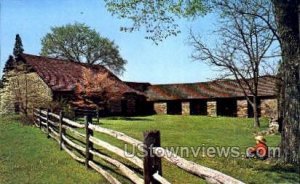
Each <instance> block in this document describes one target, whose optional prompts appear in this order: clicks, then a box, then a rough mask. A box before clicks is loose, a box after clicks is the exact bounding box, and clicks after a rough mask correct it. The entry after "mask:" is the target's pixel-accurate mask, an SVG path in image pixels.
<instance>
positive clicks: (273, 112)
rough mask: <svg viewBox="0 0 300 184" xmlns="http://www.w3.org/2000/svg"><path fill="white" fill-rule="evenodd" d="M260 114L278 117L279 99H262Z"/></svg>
mask: <svg viewBox="0 0 300 184" xmlns="http://www.w3.org/2000/svg"><path fill="white" fill-rule="evenodd" d="M260 114H261V117H272V118H277V116H278V108H277V99H261V100H260Z"/></svg>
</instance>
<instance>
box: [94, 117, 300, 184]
mask: <svg viewBox="0 0 300 184" xmlns="http://www.w3.org/2000/svg"><path fill="white" fill-rule="evenodd" d="M261 121H262V122H261V123H262V126H261V128H260V130H263V129H266V128H267V120H265V119H262V120H261ZM100 125H101V126H103V127H106V128H110V129H114V130H118V131H121V132H124V133H126V134H127V135H130V136H132V137H134V138H136V139H139V140H142V137H143V131H146V130H160V132H161V143H162V146H163V147H170V146H174V147H177V146H187V147H195V148H196V147H199V146H201V147H210V146H227V147H230V146H238V147H240V150H241V151H242V152H244V151H245V149H246V148H247V147H249V146H253V145H254V144H255V141H254V133H256V132H258V131H260V130H259V129H254V128H253V126H252V125H253V123H252V119H245V118H228V117H205V116H173V115H172V116H168V115H161V116H159V115H156V116H148V117H133V118H122V117H119V118H105V119H102V120H101V124H100ZM97 136H100V134H97ZM100 137H101V138H103V139H105V140H106V141H108V142H111V143H114V144H117V145H119V146H120V147H122V143H120V142H119V141H115V140H114V139H112V138H110V137H108V136H103V135H101V136H100ZM266 139H267V141H268V146H272V147H273V146H278V144H279V142H280V136H279V135H270V136H267V137H266ZM187 159H188V160H191V161H194V162H196V163H199V164H202V165H204V166H207V167H210V168H213V169H216V170H219V171H221V172H224V173H226V174H228V175H230V176H233V177H235V178H237V179H240V180H242V181H244V182H246V183H279V182H280V183H299V180H300V179H299V169H297V168H296V167H293V166H285V165H282V164H280V163H278V162H276V161H260V160H255V159H244V158H241V157H239V158H232V157H229V158H225V157H214V158H211V157H207V156H205V157H203V156H202V154H199V155H198V156H197V157H192V156H191V155H190V156H189V157H188V158H187ZM163 174H164V176H165V177H166V178H167V179H168V180H169V181H171V182H172V183H199V179H198V178H196V177H194V176H191V175H189V174H187V173H185V172H184V171H182V170H180V169H178V168H176V167H174V166H171V165H170V164H168V163H166V162H163Z"/></svg>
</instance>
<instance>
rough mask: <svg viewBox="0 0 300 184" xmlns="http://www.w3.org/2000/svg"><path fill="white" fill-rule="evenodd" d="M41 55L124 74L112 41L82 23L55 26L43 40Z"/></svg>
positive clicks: (117, 51)
mask: <svg viewBox="0 0 300 184" xmlns="http://www.w3.org/2000/svg"><path fill="white" fill-rule="evenodd" d="M41 55H44V56H50V57H54V58H62V59H69V60H72V61H74V62H80V63H88V64H91V65H96V64H100V65H104V66H106V67H108V68H109V69H110V70H112V71H113V72H114V73H116V74H122V72H123V71H124V70H125V68H124V65H125V64H126V60H124V59H123V58H122V57H121V56H120V53H119V50H118V46H117V45H115V43H114V42H113V41H110V40H109V39H107V38H104V37H101V36H100V34H99V33H97V32H96V30H94V29H91V28H90V27H88V26H86V25H85V24H81V23H75V24H67V25H65V26H60V27H52V28H51V32H50V33H48V34H46V35H45V36H44V38H43V39H42V50H41Z"/></svg>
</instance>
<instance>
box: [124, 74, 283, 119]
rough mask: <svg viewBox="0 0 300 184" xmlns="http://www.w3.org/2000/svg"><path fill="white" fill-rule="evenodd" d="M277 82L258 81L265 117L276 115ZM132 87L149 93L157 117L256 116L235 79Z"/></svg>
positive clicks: (261, 79) (261, 106) (261, 114)
mask: <svg viewBox="0 0 300 184" xmlns="http://www.w3.org/2000/svg"><path fill="white" fill-rule="evenodd" d="M275 83H276V79H275V78H274V77H272V76H264V77H261V78H259V87H258V98H259V102H258V104H259V115H260V116H262V117H276V116H277V99H276V90H275V86H276V85H275ZM129 85H131V87H133V88H135V89H137V90H141V91H143V92H144V93H146V95H147V98H148V102H151V103H152V105H153V109H154V112H155V113H156V114H182V115H208V116H231V117H253V109H252V107H251V106H250V104H249V103H248V102H247V100H246V98H245V95H244V93H243V91H242V89H241V88H240V87H239V85H238V82H237V81H236V80H216V81H210V82H199V83H184V84H158V85H150V84H148V83H133V84H130V83H129ZM145 86H146V87H145Z"/></svg>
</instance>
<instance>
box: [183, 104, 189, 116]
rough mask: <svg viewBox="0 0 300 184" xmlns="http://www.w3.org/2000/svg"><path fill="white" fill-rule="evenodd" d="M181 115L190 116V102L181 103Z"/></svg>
mask: <svg viewBox="0 0 300 184" xmlns="http://www.w3.org/2000/svg"><path fill="white" fill-rule="evenodd" d="M181 109H182V112H181V114H182V115H190V102H182V103H181Z"/></svg>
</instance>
